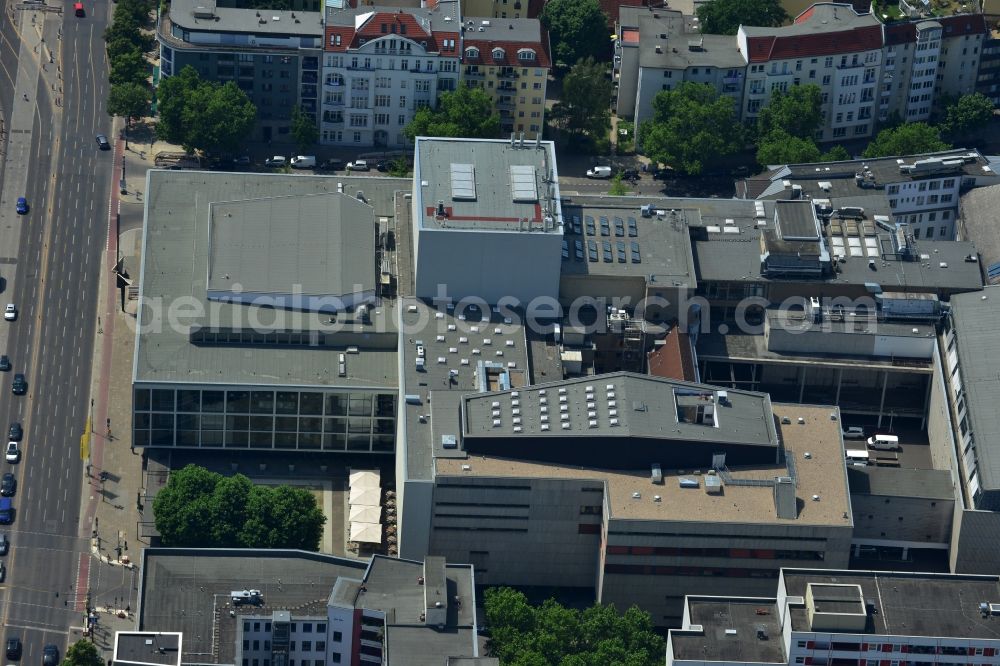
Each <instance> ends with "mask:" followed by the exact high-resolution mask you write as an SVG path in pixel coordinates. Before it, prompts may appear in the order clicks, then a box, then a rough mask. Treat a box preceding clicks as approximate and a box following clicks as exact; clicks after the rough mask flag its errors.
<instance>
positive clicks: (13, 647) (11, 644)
mask: <svg viewBox="0 0 1000 666" xmlns="http://www.w3.org/2000/svg"><path fill="white" fill-rule="evenodd" d="M7 658H8V659H20V658H21V639H20V638H18V637H17V636H11V637H10V638H8V639H7Z"/></svg>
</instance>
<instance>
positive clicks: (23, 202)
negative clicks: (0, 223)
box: [17, 197, 30, 215]
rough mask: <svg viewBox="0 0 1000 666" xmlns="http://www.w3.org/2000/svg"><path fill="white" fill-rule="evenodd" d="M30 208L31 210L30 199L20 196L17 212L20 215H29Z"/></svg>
mask: <svg viewBox="0 0 1000 666" xmlns="http://www.w3.org/2000/svg"><path fill="white" fill-rule="evenodd" d="M29 210H30V207H29V206H28V200H27V199H25V198H24V197H18V198H17V214H18V215H27V214H28V211H29Z"/></svg>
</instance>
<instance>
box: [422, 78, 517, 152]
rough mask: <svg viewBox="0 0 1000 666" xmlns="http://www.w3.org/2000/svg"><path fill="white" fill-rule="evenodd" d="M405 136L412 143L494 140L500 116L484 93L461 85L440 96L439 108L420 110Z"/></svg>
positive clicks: (498, 130) (498, 128) (497, 131)
mask: <svg viewBox="0 0 1000 666" xmlns="http://www.w3.org/2000/svg"><path fill="white" fill-rule="evenodd" d="M403 133H404V134H405V135H406V138H408V139H409V140H410V141H413V139H414V137H418V136H460V137H468V138H483V139H495V138H497V137H498V136H499V135H500V115H499V114H498V113H497V112H496V109H495V105H494V103H493V98H491V97H490V96H489V94H488V93H487V92H486V91H485V90H483V89H482V88H469V87H468V86H459V87H458V89H456V90H454V91H448V92H443V93H441V96H440V97H439V98H438V105H437V108H436V109H432V108H430V107H424V108H422V109H420V110H418V111H417V112H416V114H414V116H413V120H411V121H410V124H408V125H407V126H406V127H405V128H403Z"/></svg>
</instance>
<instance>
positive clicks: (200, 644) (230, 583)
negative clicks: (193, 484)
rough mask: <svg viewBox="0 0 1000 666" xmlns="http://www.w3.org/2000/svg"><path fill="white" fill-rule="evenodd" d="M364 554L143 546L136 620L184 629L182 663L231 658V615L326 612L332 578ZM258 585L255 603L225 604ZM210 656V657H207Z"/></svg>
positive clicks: (347, 573)
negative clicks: (235, 594) (231, 606)
mask: <svg viewBox="0 0 1000 666" xmlns="http://www.w3.org/2000/svg"><path fill="white" fill-rule="evenodd" d="M367 566H368V563H367V562H364V561H361V560H351V559H347V558H342V557H334V556H332V555H321V554H319V553H309V552H306V551H295V550H252V549H248V550H225V549H201V550H199V549H194V550H183V551H181V552H178V550H177V549H171V548H146V549H145V550H143V564H142V583H141V586H140V591H139V592H140V595H141V602H140V607H139V612H138V628H139V629H140V630H142V631H178V632H181V633H183V635H184V645H183V655H182V661H183V662H184V663H206V662H208V663H217V664H232V663H234V662H233V659H234V655H235V650H236V643H235V640H236V634H237V625H236V623H237V622H240V621H241V620H242V617H243V616H246V615H257V616H259V615H270V614H271V613H272V612H274V611H278V610H290V609H294V612H295V615H296V616H322V617H326V606H327V600H328V598H329V595H330V590H331V589H333V585H334V583H335V582H336V581H337V578H339V577H341V576H344V577H347V578H359V577H361V576H362V575H363V573H364V570H365V567H367ZM243 589H255V590H260V591H261V592H262V593H263V597H264V603H263V605H261V606H254V605H241V606H237V607H235V608H234V609H233V610H235V611H236V617H230V615H229V613H228V612H216V611H217V610H219V609H222V608H224V607H226V608H228V604H229V594H230V592H232V591H233V590H243ZM213 657H214V658H213Z"/></svg>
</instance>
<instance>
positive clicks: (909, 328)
mask: <svg viewBox="0 0 1000 666" xmlns="http://www.w3.org/2000/svg"><path fill="white" fill-rule="evenodd" d="M851 314H852V313H831V312H830V311H829V310H826V311H825V312H824V314H823V321H821V322H818V323H817V322H813V321H812V320H811V319H809V318H808V317H807V316H806V313H805V312H803V311H802V310H787V309H780V308H768V309H767V310H766V311H765V316H766V317H767V322H768V325H770V326H774V327H776V328H777V327H782V328H786V329H788V330H792V331H801V332H808V331H824V332H825V331H830V332H834V333H845V334H848V335H862V336H870V335H887V336H893V337H906V338H913V337H918V338H927V337H934V335H935V332H936V330H937V329H936V328H935V327H934V326H933V325H929V324H921V323H915V322H899V321H886V320H884V319H883V320H880V319H879V318H878V317H877V316H876V314H875V313H874V312H870V313H868V315H867V316H866V315H863V314H859V315H857V316H853V317H852V316H851ZM817 351H821V350H817Z"/></svg>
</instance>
